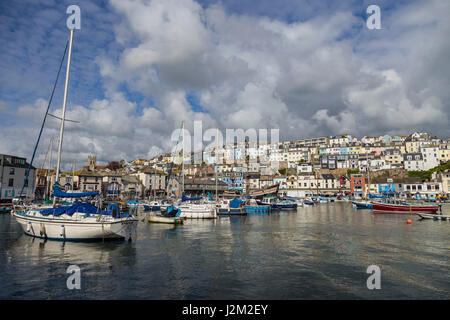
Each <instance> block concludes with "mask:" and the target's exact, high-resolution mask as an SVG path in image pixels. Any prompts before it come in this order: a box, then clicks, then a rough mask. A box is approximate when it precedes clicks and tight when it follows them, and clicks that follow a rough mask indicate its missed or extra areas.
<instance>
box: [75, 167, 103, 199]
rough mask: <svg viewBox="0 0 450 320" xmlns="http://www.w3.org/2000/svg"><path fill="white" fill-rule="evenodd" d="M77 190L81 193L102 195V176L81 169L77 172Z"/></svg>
mask: <svg viewBox="0 0 450 320" xmlns="http://www.w3.org/2000/svg"><path fill="white" fill-rule="evenodd" d="M77 176H78V179H77V182H78V185H77V189H78V190H80V191H81V192H95V191H97V192H100V193H102V191H103V190H102V181H103V176H102V175H101V174H100V173H97V172H95V171H91V170H89V169H86V168H83V169H82V170H80V171H78V172H77Z"/></svg>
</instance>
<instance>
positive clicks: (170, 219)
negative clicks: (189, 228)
mask: <svg viewBox="0 0 450 320" xmlns="http://www.w3.org/2000/svg"><path fill="white" fill-rule="evenodd" d="M180 214H181V211H180V210H179V209H178V208H175V207H173V206H169V207H168V208H167V209H165V210H162V211H161V213H159V214H149V215H148V218H147V219H148V222H152V223H168V224H183V220H184V219H183V218H182V217H180Z"/></svg>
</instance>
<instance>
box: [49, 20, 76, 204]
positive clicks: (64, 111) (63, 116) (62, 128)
mask: <svg viewBox="0 0 450 320" xmlns="http://www.w3.org/2000/svg"><path fill="white" fill-rule="evenodd" d="M74 32H75V29H71V30H70V41H69V55H68V56H67V69H66V82H65V84H64V99H63V109H62V115H61V127H60V129H59V144H58V162H57V165H56V180H55V183H57V182H58V180H59V171H60V167H61V149H62V142H63V132H64V119H65V116H66V104H67V88H68V87H69V74H70V60H71V58H72V43H73V34H74ZM55 203H56V198H55V197H53V206H54V205H55Z"/></svg>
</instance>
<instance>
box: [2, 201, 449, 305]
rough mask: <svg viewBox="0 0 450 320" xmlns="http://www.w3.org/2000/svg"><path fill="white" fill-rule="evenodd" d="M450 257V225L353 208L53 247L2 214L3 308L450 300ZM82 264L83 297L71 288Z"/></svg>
mask: <svg viewBox="0 0 450 320" xmlns="http://www.w3.org/2000/svg"><path fill="white" fill-rule="evenodd" d="M449 209H450V208H449V207H445V209H444V210H445V211H446V212H447V213H448V212H450V210H449ZM407 219H412V224H411V225H408V224H407V223H406V220H407ZM449 258H450V221H432V220H427V221H418V219H417V218H416V217H415V216H406V215H381V214H378V215H373V214H372V213H371V212H370V211H367V210H356V209H353V208H351V205H350V204H348V203H332V204H329V205H326V204H321V205H319V206H315V207H305V208H299V209H298V212H280V213H272V214H270V215H256V214H255V215H248V216H246V217H233V218H219V219H216V220H215V221H210V220H204V221H202V220H198V221H197V220H191V221H189V220H188V221H186V223H185V224H184V225H181V226H176V227H173V226H170V225H161V224H148V223H146V222H139V227H138V239H137V241H136V242H133V243H128V242H106V243H70V242H67V243H63V242H53V241H46V242H45V241H44V240H39V239H34V238H31V237H28V236H26V235H24V234H23V232H22V230H21V228H20V226H19V225H18V224H17V223H16V222H15V221H14V218H13V217H11V216H10V215H7V214H3V215H0V298H1V299H227V300H228V299H449V298H450V275H449V271H450V268H449V261H450V259H449ZM73 264H74V265H78V266H79V267H80V268H81V290H68V289H67V287H66V280H67V277H68V276H69V274H67V273H66V270H67V268H68V266H69V265H73ZM369 265H378V266H379V267H380V268H381V289H380V290H369V289H367V286H366V281H367V278H368V277H369V274H367V273H366V269H367V267H368V266H369Z"/></svg>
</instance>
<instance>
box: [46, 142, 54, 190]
mask: <svg viewBox="0 0 450 320" xmlns="http://www.w3.org/2000/svg"><path fill="white" fill-rule="evenodd" d="M50 144H51V147H50V162H49V163H48V170H47V178H46V179H45V183H46V184H45V190H46V192H47V195H48V197H49V198H50V190H49V185H48V182H49V181H48V180H49V178H48V175H49V174H51V175H50V180H51V179H52V177H53V173H52V162H53V137H52V138H51V140H50Z"/></svg>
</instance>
